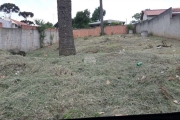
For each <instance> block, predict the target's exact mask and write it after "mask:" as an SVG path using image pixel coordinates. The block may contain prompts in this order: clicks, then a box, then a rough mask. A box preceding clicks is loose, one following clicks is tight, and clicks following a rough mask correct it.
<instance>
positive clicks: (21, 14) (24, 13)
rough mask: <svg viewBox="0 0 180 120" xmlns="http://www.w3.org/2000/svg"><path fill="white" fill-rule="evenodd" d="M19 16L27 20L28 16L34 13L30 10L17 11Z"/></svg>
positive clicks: (32, 15)
mask: <svg viewBox="0 0 180 120" xmlns="http://www.w3.org/2000/svg"><path fill="white" fill-rule="evenodd" d="M19 16H22V17H23V18H24V19H25V20H27V18H28V17H31V18H32V17H34V14H33V13H32V12H26V11H24V12H19Z"/></svg>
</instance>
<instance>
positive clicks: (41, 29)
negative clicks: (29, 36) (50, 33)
mask: <svg viewBox="0 0 180 120" xmlns="http://www.w3.org/2000/svg"><path fill="white" fill-rule="evenodd" d="M35 23H36V25H38V27H37V30H38V32H39V34H40V36H39V41H40V47H41V48H43V47H44V38H45V37H46V34H45V30H46V29H47V28H50V27H51V26H53V24H52V23H51V24H50V23H49V22H47V23H45V22H44V21H43V20H40V19H36V20H35Z"/></svg>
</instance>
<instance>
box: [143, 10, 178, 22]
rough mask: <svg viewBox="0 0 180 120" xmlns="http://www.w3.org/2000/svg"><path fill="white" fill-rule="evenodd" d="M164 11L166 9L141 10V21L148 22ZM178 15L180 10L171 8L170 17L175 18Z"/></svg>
mask: <svg viewBox="0 0 180 120" xmlns="http://www.w3.org/2000/svg"><path fill="white" fill-rule="evenodd" d="M166 10H167V9H154V10H149V9H147V10H143V11H142V12H141V20H150V19H152V18H154V17H156V16H158V15H160V14H161V13H163V12H164V11H166ZM178 14H180V8H172V15H173V16H175V15H178Z"/></svg>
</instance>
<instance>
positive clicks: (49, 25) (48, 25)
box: [46, 22, 54, 28]
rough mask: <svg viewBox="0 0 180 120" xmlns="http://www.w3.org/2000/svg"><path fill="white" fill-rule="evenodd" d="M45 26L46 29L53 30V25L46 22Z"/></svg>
mask: <svg viewBox="0 0 180 120" xmlns="http://www.w3.org/2000/svg"><path fill="white" fill-rule="evenodd" d="M46 26H47V28H54V26H53V24H52V23H50V22H47V23H46Z"/></svg>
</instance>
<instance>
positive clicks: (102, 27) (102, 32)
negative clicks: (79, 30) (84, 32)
mask: <svg viewBox="0 0 180 120" xmlns="http://www.w3.org/2000/svg"><path fill="white" fill-rule="evenodd" d="M100 17H101V35H104V26H103V3H102V0H100Z"/></svg>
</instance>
